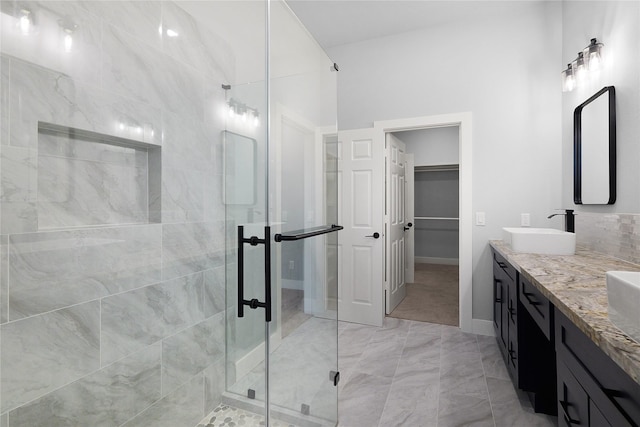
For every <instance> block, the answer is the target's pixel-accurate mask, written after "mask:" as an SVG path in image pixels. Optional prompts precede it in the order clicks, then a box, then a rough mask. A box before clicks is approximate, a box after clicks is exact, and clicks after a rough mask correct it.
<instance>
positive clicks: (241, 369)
mask: <svg viewBox="0 0 640 427" xmlns="http://www.w3.org/2000/svg"><path fill="white" fill-rule="evenodd" d="M281 342H282V337H281V336H280V330H278V332H277V333H275V334H272V335H271V342H270V347H269V350H270V351H271V352H273V351H274V350H275V349H276V348H278V346H279V345H280V343H281ZM263 360H264V342H262V343H260V344H258V345H257V346H256V347H254V348H253V350H251V351H249V352H248V353H247V354H245V355H244V356H243V357H241V358H240V359H239V360H237V361H236V362H235V369H236V381H237V380H238V378H242V377H244V376H245V375H246V374H248V373H249V372H251V371H252V370H253V368H255V367H256V366H258V364H259V363H260V362H262V361H263Z"/></svg>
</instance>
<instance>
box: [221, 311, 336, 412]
mask: <svg viewBox="0 0 640 427" xmlns="http://www.w3.org/2000/svg"><path fill="white" fill-rule="evenodd" d="M335 337H336V321H335V320H329V319H323V318H319V317H311V318H309V319H306V320H305V321H303V322H302V323H300V324H299V325H298V327H297V328H296V329H295V330H293V331H292V332H291V333H290V334H289V335H287V336H286V337H285V338H283V339H282V342H281V343H280V344H279V345H278V347H276V348H274V349H273V350H272V353H271V359H270V365H269V373H270V382H269V383H270V400H271V403H272V404H273V405H276V406H278V407H280V408H285V409H288V410H292V411H300V408H301V405H303V404H305V405H308V406H309V407H310V415H311V416H312V417H318V418H320V419H335V400H336V390H335V387H334V386H333V384H332V383H331V382H330V381H329V372H330V371H332V370H333V371H335V370H336V364H337V358H338V353H337V352H338V348H337V346H338V343H336V338H335ZM249 389H252V390H254V391H255V398H256V400H258V401H264V397H265V396H264V389H265V382H264V363H263V362H261V363H259V364H258V365H256V366H255V367H254V369H252V370H251V371H249V372H248V373H246V374H245V375H244V376H242V377H240V378H238V379H237V381H236V382H235V383H234V384H232V385H231V386H230V387H229V389H228V392H230V393H231V394H235V395H238V396H247V392H248V390H249Z"/></svg>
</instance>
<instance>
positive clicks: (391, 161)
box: [385, 133, 407, 314]
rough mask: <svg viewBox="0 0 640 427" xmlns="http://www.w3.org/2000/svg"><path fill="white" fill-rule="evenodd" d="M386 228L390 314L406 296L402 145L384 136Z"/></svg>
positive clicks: (387, 300)
mask: <svg viewBox="0 0 640 427" xmlns="http://www.w3.org/2000/svg"><path fill="white" fill-rule="evenodd" d="M385 145H386V148H387V150H386V151H387V156H386V157H387V160H386V168H387V173H386V174H385V176H386V181H387V182H386V186H387V197H386V205H387V206H386V215H385V216H386V224H387V225H388V229H389V232H388V233H387V235H386V238H385V241H386V245H387V256H386V268H387V271H386V275H385V276H386V281H385V295H386V298H385V300H386V312H387V314H390V313H391V312H392V311H393V309H394V308H396V306H397V305H398V304H400V302H401V301H402V300H403V299H404V297H405V296H406V295H407V288H406V286H405V280H404V278H405V276H404V273H405V268H404V261H405V224H406V222H405V175H406V174H405V153H406V146H405V144H404V142H402V141H400V140H399V139H398V138H396V137H395V136H393V134H391V133H387V134H386V143H385Z"/></svg>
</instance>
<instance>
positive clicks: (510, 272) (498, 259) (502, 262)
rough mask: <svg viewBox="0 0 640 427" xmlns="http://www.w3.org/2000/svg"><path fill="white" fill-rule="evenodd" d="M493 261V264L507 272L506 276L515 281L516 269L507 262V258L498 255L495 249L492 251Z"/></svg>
mask: <svg viewBox="0 0 640 427" xmlns="http://www.w3.org/2000/svg"><path fill="white" fill-rule="evenodd" d="M493 262H494V265H497V266H498V267H500V268H501V269H502V271H504V272H505V273H506V274H507V276H509V277H510V278H511V280H513V281H514V282H515V281H516V274H517V271H516V269H515V268H514V267H513V266H512V265H511V264H509V262H507V260H506V259H505V258H504V257H503V256H502V255H500V254H499V253H498V252H496V251H493Z"/></svg>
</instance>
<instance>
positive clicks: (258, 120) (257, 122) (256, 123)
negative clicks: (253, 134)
mask: <svg viewBox="0 0 640 427" xmlns="http://www.w3.org/2000/svg"><path fill="white" fill-rule="evenodd" d="M259 125H260V118H259V117H258V113H255V114H254V116H253V126H254V127H258V126H259Z"/></svg>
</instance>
